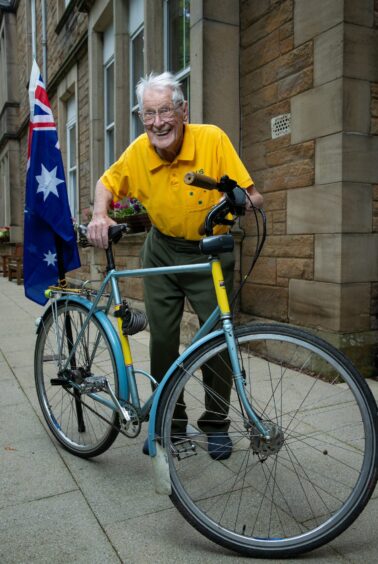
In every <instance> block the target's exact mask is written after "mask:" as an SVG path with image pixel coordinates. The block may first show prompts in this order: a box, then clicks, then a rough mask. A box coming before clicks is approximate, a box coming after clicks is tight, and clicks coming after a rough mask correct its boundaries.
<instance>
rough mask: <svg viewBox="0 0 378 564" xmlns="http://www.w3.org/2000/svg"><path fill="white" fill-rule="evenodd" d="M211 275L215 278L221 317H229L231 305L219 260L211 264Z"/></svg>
mask: <svg viewBox="0 0 378 564" xmlns="http://www.w3.org/2000/svg"><path fill="white" fill-rule="evenodd" d="M211 274H212V276H213V282H214V288H215V293H216V296H217V302H218V306H219V309H220V312H221V315H227V314H229V313H230V304H229V301H228V296H227V291H226V285H225V283H224V280H223V272H222V266H221V263H220V261H219V260H214V261H213V262H212V263H211Z"/></svg>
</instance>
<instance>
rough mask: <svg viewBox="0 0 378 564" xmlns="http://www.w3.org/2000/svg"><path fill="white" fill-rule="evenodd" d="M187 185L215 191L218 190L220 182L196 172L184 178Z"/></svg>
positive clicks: (189, 173) (187, 174)
mask: <svg viewBox="0 0 378 564" xmlns="http://www.w3.org/2000/svg"><path fill="white" fill-rule="evenodd" d="M184 182H185V184H189V185H191V186H197V188H205V189H206V190H214V189H217V188H218V182H217V181H216V180H214V178H211V177H210V176H205V175H204V174H197V173H196V172H187V173H186V174H185V176H184Z"/></svg>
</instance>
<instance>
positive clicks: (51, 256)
mask: <svg viewBox="0 0 378 564" xmlns="http://www.w3.org/2000/svg"><path fill="white" fill-rule="evenodd" d="M43 254H44V255H45V258H44V259H43V260H45V261H46V262H47V266H55V262H56V253H52V252H51V251H50V250H49V252H48V253H43Z"/></svg>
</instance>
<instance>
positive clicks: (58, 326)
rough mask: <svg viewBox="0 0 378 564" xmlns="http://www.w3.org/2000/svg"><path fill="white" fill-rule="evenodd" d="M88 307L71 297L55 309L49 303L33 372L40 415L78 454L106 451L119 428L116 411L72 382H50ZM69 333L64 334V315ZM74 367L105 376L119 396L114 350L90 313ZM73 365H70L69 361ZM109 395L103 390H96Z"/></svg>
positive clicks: (60, 440)
mask: <svg viewBox="0 0 378 564" xmlns="http://www.w3.org/2000/svg"><path fill="white" fill-rule="evenodd" d="M87 315H88V310H87V309H86V308H85V307H84V306H83V305H81V304H78V303H75V302H73V301H70V300H63V301H61V302H60V303H59V304H58V305H57V307H56V311H55V313H54V310H53V307H50V310H48V312H47V314H46V315H45V316H44V318H43V319H42V326H41V328H40V331H39V333H38V337H37V341H36V346H35V356H34V373H35V384H36V390H37V395H38V400H39V403H40V406H41V409H42V413H43V416H44V418H45V420H46V422H47V424H48V426H49V428H50V430H51V431H52V433H53V435H54V436H55V437H56V439H57V440H58V441H59V443H60V444H61V445H62V446H63V447H64V448H65V449H67V450H68V451H69V452H71V453H72V454H75V455H76V456H80V457H82V458H90V457H94V456H98V455H99V454H102V453H103V452H105V451H106V450H107V449H108V448H109V447H110V446H111V445H112V444H113V442H114V441H115V439H116V437H117V435H118V433H119V428H120V427H119V416H118V414H117V413H116V412H115V411H114V410H112V409H110V408H109V407H107V406H106V405H103V404H102V403H100V402H98V401H96V400H95V399H93V398H92V397H91V396H90V395H88V394H84V393H83V394H81V393H78V392H77V390H75V389H74V387H72V386H63V385H60V384H58V385H56V384H55V385H52V381H54V380H56V379H57V378H59V376H61V373H60V370H61V368H62V366H63V365H64V362H65V360H66V359H67V358H68V355H69V348H70V347H71V348H72V343H74V342H75V341H76V337H77V336H78V334H79V332H80V330H81V327H82V325H83V321H84V319H86V317H87ZM68 319H69V320H70V321H69V324H70V327H71V329H70V331H71V332H72V338H71V337H68V329H67V327H68V326H67V322H68V321H67V320H68ZM74 362H75V366H74V368H75V369H76V370H77V371H78V373H80V374H81V375H82V376H83V378H84V379H85V377H86V376H90V375H96V376H106V377H107V379H108V381H109V383H110V385H111V387H112V389H113V391H114V392H115V393H116V395H118V374H117V369H116V363H115V358H114V353H113V351H112V347H111V344H110V342H109V340H108V337H107V335H106V332H105V330H104V329H103V327H102V325H101V323H100V322H99V321H98V320H97V319H96V317H92V318H91V319H90V321H89V323H88V326H87V327H86V329H85V331H84V333H83V335H82V337H81V339H80V341H79V342H78V345H77V349H76V351H75V354H74ZM71 368H72V364H71ZM96 393H97V395H98V396H100V397H103V398H105V397H106V398H107V399H109V395H108V394H106V392H105V391H100V392H96Z"/></svg>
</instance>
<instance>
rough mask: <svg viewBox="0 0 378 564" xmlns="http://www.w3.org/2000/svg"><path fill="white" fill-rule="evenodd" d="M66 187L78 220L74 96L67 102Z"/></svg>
mask: <svg viewBox="0 0 378 564" xmlns="http://www.w3.org/2000/svg"><path fill="white" fill-rule="evenodd" d="M69 104H73V107H74V115H73V116H72V117H69V115H70V113H71V112H70V111H69ZM65 129H66V138H65V141H66V171H67V174H66V176H67V178H66V185H67V195H68V202H69V205H70V210H71V216H72V217H73V218H76V219H78V218H77V214H78V211H79V190H78V165H77V107H76V97H75V95H74V94H73V95H72V96H70V98H68V100H67V101H66V127H65ZM72 130H74V147H73V149H74V150H73V152H72V143H71V132H72ZM72 154H74V158H75V162H74V163H71V155H72ZM73 179H74V181H73Z"/></svg>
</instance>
